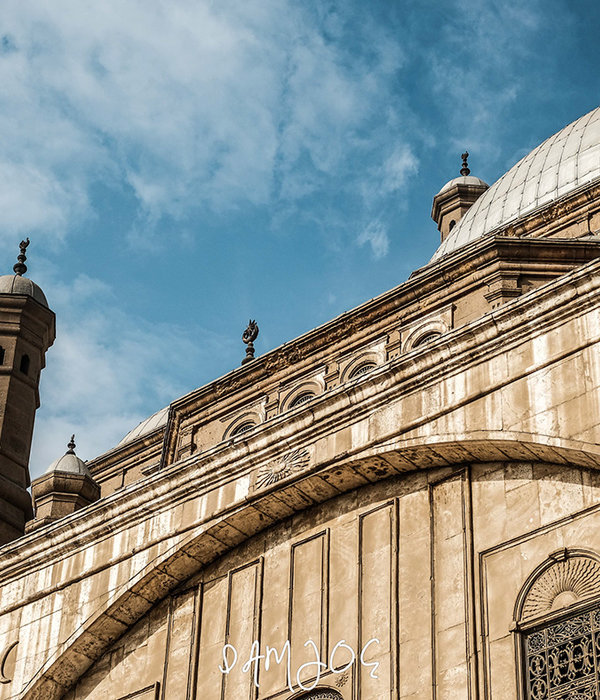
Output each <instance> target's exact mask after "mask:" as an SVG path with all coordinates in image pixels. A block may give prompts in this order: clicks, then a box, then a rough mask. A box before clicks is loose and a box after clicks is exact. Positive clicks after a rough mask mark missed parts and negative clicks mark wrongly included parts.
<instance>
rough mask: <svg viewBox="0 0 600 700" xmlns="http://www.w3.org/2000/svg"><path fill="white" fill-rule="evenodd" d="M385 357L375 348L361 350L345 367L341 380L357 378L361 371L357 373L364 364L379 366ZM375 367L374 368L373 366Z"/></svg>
mask: <svg viewBox="0 0 600 700" xmlns="http://www.w3.org/2000/svg"><path fill="white" fill-rule="evenodd" d="M383 360H384V358H383V357H382V356H381V353H377V352H375V351H373V350H368V351H366V352H361V353H360V354H359V355H358V356H356V357H354V358H353V359H352V360H350V362H348V364H347V365H346V366H345V367H344V369H343V370H342V374H341V381H342V383H343V382H347V381H348V380H349V379H355V378H356V377H359V376H361V374H360V373H358V374H357V373H356V372H357V370H359V369H360V368H361V367H362V366H363V365H370V364H372V365H375V366H379V365H380V364H382V362H383ZM373 369H374V368H373Z"/></svg>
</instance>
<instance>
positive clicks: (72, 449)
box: [67, 435, 75, 455]
mask: <svg viewBox="0 0 600 700" xmlns="http://www.w3.org/2000/svg"><path fill="white" fill-rule="evenodd" d="M67 448H68V449H67V454H68V455H74V454H75V435H71V441H70V442H69V444H68V445H67Z"/></svg>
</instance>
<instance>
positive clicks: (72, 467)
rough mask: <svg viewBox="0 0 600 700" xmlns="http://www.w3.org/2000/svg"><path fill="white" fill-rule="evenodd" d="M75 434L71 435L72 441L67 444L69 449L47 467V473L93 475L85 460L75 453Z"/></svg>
mask: <svg viewBox="0 0 600 700" xmlns="http://www.w3.org/2000/svg"><path fill="white" fill-rule="evenodd" d="M74 440H75V436H74V435H73V436H71V442H70V443H69V444H68V445H67V448H68V449H67V451H66V452H65V454H64V455H63V456H62V457H59V458H58V459H55V460H54V462H52V464H51V465H50V466H49V467H48V469H46V472H45V473H46V474H51V473H52V472H67V473H68V474H82V475H84V476H89V477H91V474H90V470H89V469H88V468H87V467H86V466H85V462H84V461H83V460H82V459H79V457H78V456H77V455H76V454H75V442H74Z"/></svg>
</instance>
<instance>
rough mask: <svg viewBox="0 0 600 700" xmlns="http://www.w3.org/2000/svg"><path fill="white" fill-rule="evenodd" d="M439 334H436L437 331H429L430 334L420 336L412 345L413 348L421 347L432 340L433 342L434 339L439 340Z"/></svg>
mask: <svg viewBox="0 0 600 700" xmlns="http://www.w3.org/2000/svg"><path fill="white" fill-rule="evenodd" d="M440 335H442V334H441V333H438V331H431V333H426V334H425V335H423V336H421V337H420V338H419V339H418V340H417V342H416V343H415V344H414V345H413V348H418V347H420V346H421V345H425V344H426V343H430V342H431V341H432V340H435V339H436V338H439V337H440Z"/></svg>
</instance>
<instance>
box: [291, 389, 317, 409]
mask: <svg viewBox="0 0 600 700" xmlns="http://www.w3.org/2000/svg"><path fill="white" fill-rule="evenodd" d="M314 398H315V394H314V393H313V392H312V391H303V392H302V393H301V394H298V396H296V398H295V399H294V400H293V401H292V402H291V403H290V406H289V407H290V408H296V406H301V405H302V404H303V403H307V401H310V400H311V399H314Z"/></svg>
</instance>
